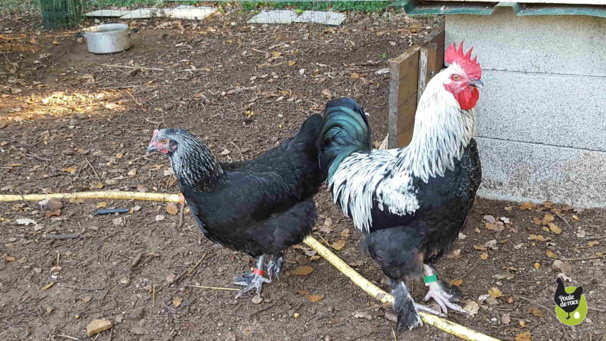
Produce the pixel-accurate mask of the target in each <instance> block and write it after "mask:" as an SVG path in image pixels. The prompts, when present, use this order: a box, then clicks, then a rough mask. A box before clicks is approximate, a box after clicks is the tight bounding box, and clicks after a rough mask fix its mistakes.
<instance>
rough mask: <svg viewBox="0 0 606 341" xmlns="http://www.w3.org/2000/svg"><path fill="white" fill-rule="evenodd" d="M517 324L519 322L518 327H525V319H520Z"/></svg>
mask: <svg viewBox="0 0 606 341" xmlns="http://www.w3.org/2000/svg"><path fill="white" fill-rule="evenodd" d="M519 324H520V327H522V328H524V327H526V321H524V320H520V321H519Z"/></svg>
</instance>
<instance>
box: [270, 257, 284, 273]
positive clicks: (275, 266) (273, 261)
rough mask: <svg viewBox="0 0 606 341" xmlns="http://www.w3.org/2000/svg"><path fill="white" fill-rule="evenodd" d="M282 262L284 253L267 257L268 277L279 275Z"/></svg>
mask: <svg viewBox="0 0 606 341" xmlns="http://www.w3.org/2000/svg"><path fill="white" fill-rule="evenodd" d="M282 264H284V255H283V254H282V253H280V254H277V255H272V256H271V258H269V262H267V275H268V276H269V278H275V277H278V276H279V275H280V270H281V269H282Z"/></svg>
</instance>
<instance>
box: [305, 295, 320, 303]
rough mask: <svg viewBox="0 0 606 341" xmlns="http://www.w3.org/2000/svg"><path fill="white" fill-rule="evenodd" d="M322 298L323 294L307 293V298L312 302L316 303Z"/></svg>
mask: <svg viewBox="0 0 606 341" xmlns="http://www.w3.org/2000/svg"><path fill="white" fill-rule="evenodd" d="M323 298H324V295H307V299H308V300H310V301H311V302H313V303H317V302H319V301H320V300H322V299H323Z"/></svg>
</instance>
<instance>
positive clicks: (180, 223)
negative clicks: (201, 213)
mask: <svg viewBox="0 0 606 341" xmlns="http://www.w3.org/2000/svg"><path fill="white" fill-rule="evenodd" d="M184 214H185V201H184V202H182V203H181V207H179V225H177V227H178V228H181V227H182V226H183V215H184Z"/></svg>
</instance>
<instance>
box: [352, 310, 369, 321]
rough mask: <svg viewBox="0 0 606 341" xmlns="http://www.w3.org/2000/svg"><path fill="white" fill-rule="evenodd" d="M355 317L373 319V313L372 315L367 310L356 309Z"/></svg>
mask: <svg viewBox="0 0 606 341" xmlns="http://www.w3.org/2000/svg"><path fill="white" fill-rule="evenodd" d="M353 317H355V318H357V319H360V318H363V319H367V320H372V315H370V314H369V313H368V312H367V311H364V310H363V311H356V312H355V313H353Z"/></svg>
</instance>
